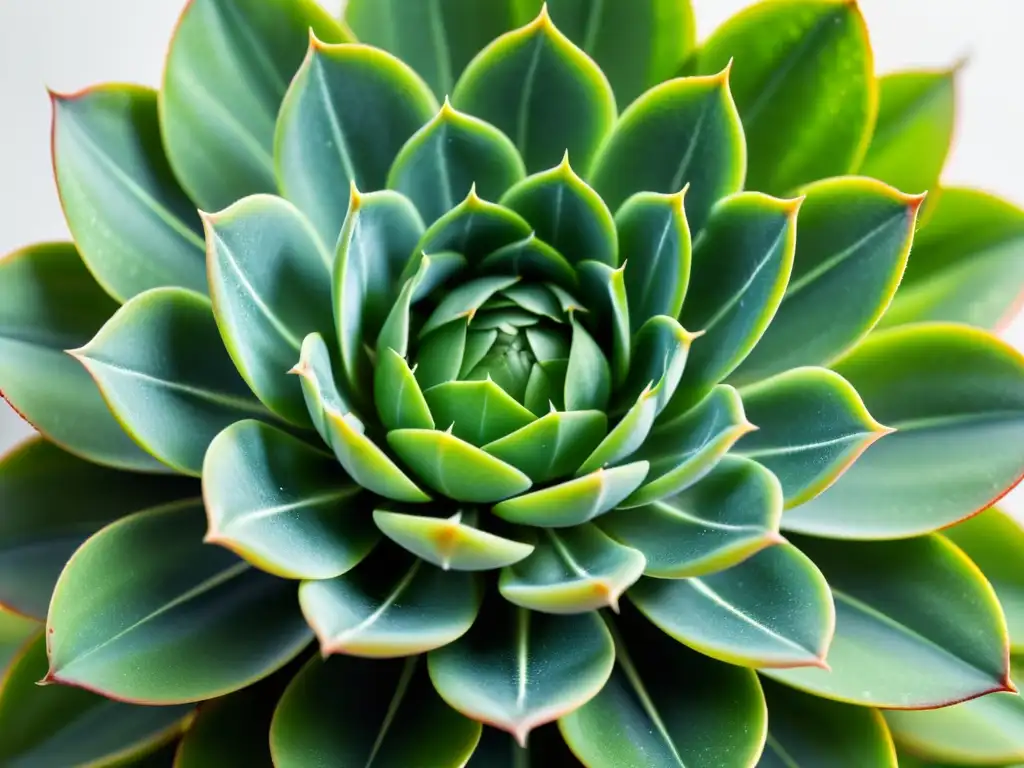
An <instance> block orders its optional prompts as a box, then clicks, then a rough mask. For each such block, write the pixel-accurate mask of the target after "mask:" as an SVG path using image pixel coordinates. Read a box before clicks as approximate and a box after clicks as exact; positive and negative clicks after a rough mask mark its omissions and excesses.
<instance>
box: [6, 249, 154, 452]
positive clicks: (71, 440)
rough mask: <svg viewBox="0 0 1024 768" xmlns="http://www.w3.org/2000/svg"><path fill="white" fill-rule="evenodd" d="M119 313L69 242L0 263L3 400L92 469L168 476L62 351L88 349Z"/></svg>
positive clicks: (24, 252)
mask: <svg viewBox="0 0 1024 768" xmlns="http://www.w3.org/2000/svg"><path fill="white" fill-rule="evenodd" d="M116 311H117V304H116V303H115V302H114V301H113V300H112V299H111V298H110V297H109V296H108V295H107V294H106V293H104V292H103V290H102V289H101V288H100V287H99V286H98V285H97V284H96V281H95V280H93V278H92V275H90V274H89V271H88V270H87V269H86V268H85V265H84V264H83V263H82V260H81V259H80V258H79V256H78V251H76V250H75V246H73V245H71V244H70V243H48V244H43V245H35V246H32V247H30V248H25V249H24V250H20V251H15V252H14V253H11V254H9V255H7V256H5V257H4V258H3V259H0V394H2V395H3V397H4V399H5V400H7V402H8V403H10V404H11V407H12V408H14V410H16V411H17V412H18V413H19V414H20V415H21V416H22V417H23V418H24V419H25V420H26V421H28V422H29V423H30V424H31V425H32V426H33V427H35V428H36V429H37V430H39V431H40V432H41V433H42V434H43V435H45V436H46V437H47V438H48V439H49V440H52V441H53V442H55V443H57V445H59V446H61V447H62V448H64V449H65V450H68V451H71V452H72V453H74V454H76V455H78V456H82V457H84V458H86V459H88V460H89V461H92V462H95V463H97V464H105V465H108V466H113V467H118V468H121V469H131V470H141V471H146V472H160V471H164V472H166V471H167V469H166V467H164V466H163V465H162V464H161V463H160V462H158V461H157V460H156V459H154V458H153V457H152V456H150V455H149V454H148V453H146V452H145V451H143V450H142V449H141V448H139V446H138V445H136V444H135V442H134V441H133V440H132V439H131V438H130V437H129V436H128V435H127V433H125V431H124V430H123V429H122V428H121V425H120V424H118V423H117V421H116V420H115V419H114V417H113V415H112V414H111V413H110V409H109V408H108V407H107V404H106V403H105V402H104V401H103V397H102V395H100V392H99V389H97V387H96V385H95V383H94V382H93V381H92V380H91V379H90V377H89V374H88V373H87V372H86V371H85V370H84V369H83V368H82V366H81V365H79V364H78V363H77V362H75V360H74V359H73V358H71V357H70V356H69V355H67V354H65V353H64V350H66V349H72V348H74V347H79V346H81V345H82V344H85V343H87V342H88V341H89V340H90V339H91V338H92V337H93V336H94V335H95V334H96V332H97V331H98V330H99V329H100V328H102V327H103V324H104V323H105V322H106V321H107V319H108V318H109V317H110V316H111V315H112V314H114V312H116Z"/></svg>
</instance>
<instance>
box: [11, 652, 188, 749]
mask: <svg viewBox="0 0 1024 768" xmlns="http://www.w3.org/2000/svg"><path fill="white" fill-rule="evenodd" d="M45 675H46V640H45V639H44V637H43V635H42V633H39V635H38V636H37V637H36V638H35V639H34V640H33V641H31V642H30V643H29V644H28V645H26V646H25V647H24V648H23V649H22V650H21V652H20V653H19V655H18V656H17V657H16V658H15V659H14V661H13V663H12V665H11V668H10V669H9V670H8V671H7V674H6V675H5V676H4V678H3V687H2V688H0V733H3V735H4V738H3V739H2V740H0V762H2V763H3V764H4V765H10V766H25V767H26V768H31V767H36V768H44V766H48V765H54V766H55V765H115V764H116V765H121V764H123V761H128V760H130V759H131V758H132V757H137V756H142V755H145V754H147V753H148V752H151V751H153V750H154V749H156V747H157V746H159V745H160V744H161V743H163V742H166V741H170V740H171V739H173V738H174V737H175V736H176V735H177V734H178V733H179V732H180V731H181V729H182V726H183V724H184V723H183V720H184V719H185V718H186V717H188V715H189V713H190V711H191V709H192V708H191V707H188V706H177V707H139V706H134V705H132V704H122V703H120V702H117V701H111V700H110V699H105V698H103V697H102V696H97V695H96V694H95V693H91V692H89V691H82V690H78V689H76V688H69V687H66V686H47V687H40V686H39V685H38V684H37V683H38V681H39V680H40V679H42V678H43V677H44V676H45Z"/></svg>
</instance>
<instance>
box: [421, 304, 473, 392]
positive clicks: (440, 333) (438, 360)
mask: <svg viewBox="0 0 1024 768" xmlns="http://www.w3.org/2000/svg"><path fill="white" fill-rule="evenodd" d="M460 287H461V286H460ZM448 295H449V296H450V295H451V294H448ZM468 328H469V318H468V317H462V318H460V319H458V320H455V321H453V322H450V323H447V324H446V325H443V326H441V327H440V328H438V329H437V330H436V331H434V332H433V333H431V334H429V335H428V336H427V337H426V338H425V339H422V340H421V341H420V344H419V349H418V350H417V353H416V365H415V366H414V369H413V372H414V373H415V374H416V381H418V382H419V384H420V388H421V389H430V388H431V387H434V386H437V385H438V384H444V383H445V382H446V381H453V380H455V379H456V378H458V375H459V371H461V370H462V361H463V360H464V359H465V354H466V341H467V330H468Z"/></svg>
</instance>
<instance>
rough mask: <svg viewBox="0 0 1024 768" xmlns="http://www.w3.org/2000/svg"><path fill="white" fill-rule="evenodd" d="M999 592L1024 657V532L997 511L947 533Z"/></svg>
mask: <svg viewBox="0 0 1024 768" xmlns="http://www.w3.org/2000/svg"><path fill="white" fill-rule="evenodd" d="M944 533H945V535H946V538H948V539H950V540H951V541H952V542H953V543H954V544H956V545H957V546H958V547H960V549H962V550H963V551H964V552H965V553H966V554H967V556H968V557H970V558H971V560H973V561H974V563H975V565H977V566H978V567H979V568H981V570H982V571H983V572H984V574H985V578H986V579H988V581H989V583H991V584H992V587H993V588H994V589H995V591H996V595H997V596H998V597H999V604H1000V605H1001V606H1002V607H1003V613H1004V614H1005V615H1006V624H1007V626H1008V627H1009V630H1010V645H1011V647H1012V648H1013V651H1014V652H1015V653H1024V568H1022V565H1024V528H1022V527H1021V525H1020V524H1019V523H1018V522H1017V521H1016V520H1015V519H1014V518H1013V517H1011V516H1010V515H1009V514H1007V513H1006V512H1003V511H1001V510H999V509H997V508H995V507H993V508H992V509H989V510H986V511H985V512H982V513H981V514H980V515H976V516H975V517H972V518H970V519H969V520H965V521H964V522H962V523H960V524H959V525H956V526H953V527H952V528H949V529H947V530H946V531H945V532H944Z"/></svg>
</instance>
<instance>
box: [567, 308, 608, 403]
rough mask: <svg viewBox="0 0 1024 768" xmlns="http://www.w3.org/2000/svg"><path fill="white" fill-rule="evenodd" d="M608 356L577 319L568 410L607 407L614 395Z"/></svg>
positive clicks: (569, 374)
mask: <svg viewBox="0 0 1024 768" xmlns="http://www.w3.org/2000/svg"><path fill="white" fill-rule="evenodd" d="M611 386H612V384H611V368H610V366H609V365H608V358H606V357H605V355H604V352H602V351H601V347H599V346H598V345H597V342H595V341H594V337H593V336H591V335H590V334H589V333H588V332H587V330H586V328H584V327H583V325H582V324H581V323H580V322H579V321H578V320H576V319H575V318H573V321H572V346H571V347H570V348H569V361H568V368H567V369H566V374H565V394H564V402H565V410H567V411H586V410H598V411H600V410H604V408H605V407H606V406H607V405H608V398H609V397H610V396H611Z"/></svg>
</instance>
